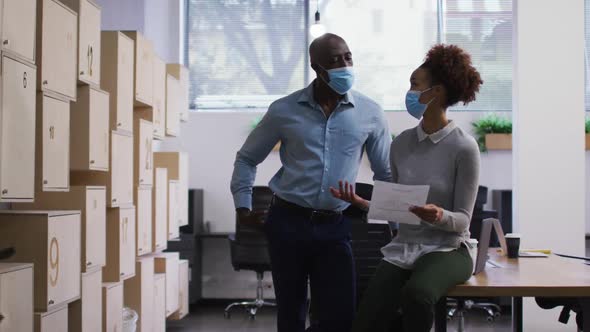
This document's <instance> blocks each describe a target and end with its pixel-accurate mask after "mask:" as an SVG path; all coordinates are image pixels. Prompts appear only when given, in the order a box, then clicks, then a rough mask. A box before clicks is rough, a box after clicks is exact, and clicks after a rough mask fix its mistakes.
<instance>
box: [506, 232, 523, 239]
mask: <svg viewBox="0 0 590 332" xmlns="http://www.w3.org/2000/svg"><path fill="white" fill-rule="evenodd" d="M504 237H506V238H512V239H514V238H519V239H520V238H521V236H520V234H519V233H508V234H506V235H504Z"/></svg>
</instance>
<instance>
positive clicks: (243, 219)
mask: <svg viewBox="0 0 590 332" xmlns="http://www.w3.org/2000/svg"><path fill="white" fill-rule="evenodd" d="M267 212H268V211H254V212H252V211H250V209H247V208H237V209H236V214H237V216H238V222H239V223H240V224H241V225H245V226H253V227H262V226H263V225H264V216H265V215H266V213H267Z"/></svg>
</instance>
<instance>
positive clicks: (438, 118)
mask: <svg viewBox="0 0 590 332" xmlns="http://www.w3.org/2000/svg"><path fill="white" fill-rule="evenodd" d="M482 83H483V81H482V80H481V77H480V75H479V73H478V72H477V70H476V69H475V68H474V67H473V66H472V64H471V57H470V56H469V54H467V53H466V52H465V51H463V50H462V49H461V48H459V47H457V46H454V45H436V46H434V47H433V48H432V49H431V50H430V51H429V52H428V54H427V56H426V59H425V62H424V64H422V65H421V66H420V67H419V68H418V69H416V70H415V71H414V72H413V73H412V76H411V79H410V84H411V86H410V91H408V93H407V95H406V108H407V110H408V112H409V113H410V115H412V116H413V117H415V118H416V119H418V120H420V119H422V120H421V121H420V123H419V125H418V126H417V127H416V128H413V129H409V130H406V131H404V132H403V133H401V134H400V135H399V136H397V137H396V138H395V140H394V141H393V142H392V144H391V152H390V162H391V172H392V175H393V179H392V180H393V182H395V183H400V184H406V185H430V192H429V194H428V199H427V204H426V205H425V206H414V207H411V208H410V211H411V212H413V213H414V214H416V215H417V216H418V217H420V219H421V220H422V221H421V223H420V224H419V225H408V224H400V225H399V231H398V235H397V236H396V237H395V238H394V239H393V240H392V241H391V243H389V244H388V245H387V246H385V247H383V248H382V249H381V251H382V253H383V256H384V259H383V261H382V262H381V264H380V265H379V267H378V269H377V272H376V274H375V275H374V276H373V279H372V280H371V282H370V284H369V287H368V288H367V290H366V291H365V293H364V296H363V300H362V302H361V305H360V307H359V311H358V313H357V317H356V319H355V323H354V326H353V331H355V332H361V331H362V332H368V331H370V332H379V331H384V332H389V331H395V330H397V331H402V326H403V331H412V332H421V331H430V329H431V327H432V323H433V320H434V305H435V303H436V302H437V301H438V300H439V299H440V298H441V297H442V296H444V294H445V293H446V292H447V290H449V289H450V288H452V287H453V286H455V285H457V284H460V283H463V282H465V281H466V280H467V279H469V277H470V275H471V272H472V269H473V263H472V260H471V257H470V256H469V252H468V249H467V247H466V241H467V240H468V239H469V237H470V234H469V223H470V220H471V214H472V212H473V206H474V204H475V198H476V195H477V188H478V180H479V179H478V178H479V149H478V146H477V143H476V142H475V140H474V139H473V138H472V137H471V136H470V135H469V134H467V133H465V132H464V131H463V130H461V128H459V127H457V126H456V125H455V123H454V122H453V121H451V120H448V119H447V115H446V111H447V108H448V107H449V106H453V105H455V104H457V103H458V102H463V104H467V103H469V102H472V101H474V100H475V95H476V93H477V92H478V91H479V87H480V85H481V84H482ZM331 191H332V194H333V195H334V196H335V197H338V198H341V199H343V200H345V201H348V202H350V203H351V204H353V205H355V206H357V207H360V208H363V209H368V207H369V202H368V201H365V200H364V199H362V198H360V197H359V196H358V195H356V194H355V193H354V188H353V186H352V184H349V183H344V184H343V183H340V188H339V189H334V188H331ZM400 324H401V326H400ZM396 327H397V329H396Z"/></svg>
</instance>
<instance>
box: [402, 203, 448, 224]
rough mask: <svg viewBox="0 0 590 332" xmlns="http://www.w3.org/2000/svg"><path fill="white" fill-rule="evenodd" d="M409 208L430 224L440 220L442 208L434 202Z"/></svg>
mask: <svg viewBox="0 0 590 332" xmlns="http://www.w3.org/2000/svg"><path fill="white" fill-rule="evenodd" d="M409 210H410V212H412V213H413V214H415V215H417V216H418V218H420V219H422V220H424V221H426V222H429V223H431V224H436V223H439V222H441V220H442V215H443V210H442V209H441V208H439V207H438V206H436V205H434V204H426V205H424V206H411V207H410V209H409Z"/></svg>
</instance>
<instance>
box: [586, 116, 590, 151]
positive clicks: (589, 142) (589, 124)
mask: <svg viewBox="0 0 590 332" xmlns="http://www.w3.org/2000/svg"><path fill="white" fill-rule="evenodd" d="M586 150H590V117H587V118H586Z"/></svg>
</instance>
